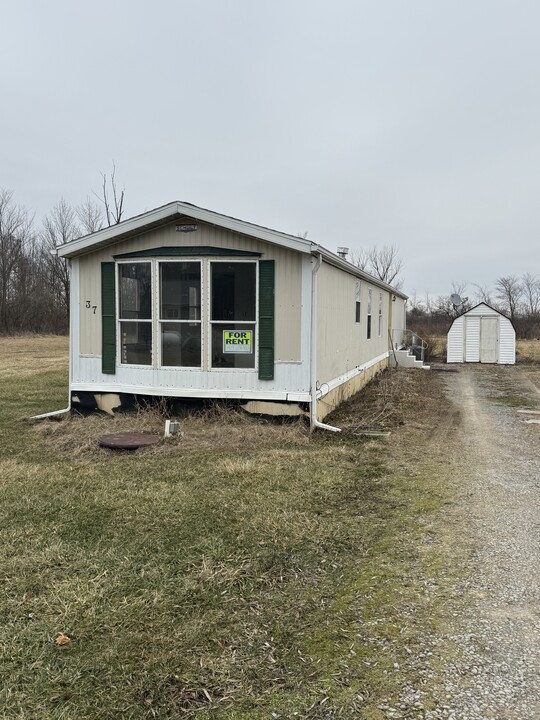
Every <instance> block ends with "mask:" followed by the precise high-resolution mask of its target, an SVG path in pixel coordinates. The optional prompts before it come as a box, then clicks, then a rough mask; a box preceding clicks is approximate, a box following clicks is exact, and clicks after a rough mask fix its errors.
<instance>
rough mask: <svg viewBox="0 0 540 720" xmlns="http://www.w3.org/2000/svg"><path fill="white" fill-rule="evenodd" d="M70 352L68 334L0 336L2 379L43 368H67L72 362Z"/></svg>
mask: <svg viewBox="0 0 540 720" xmlns="http://www.w3.org/2000/svg"><path fill="white" fill-rule="evenodd" d="M68 353H69V340H68V338H67V337H61V336H58V335H18V336H16V337H0V379H3V378H8V377H17V378H22V377H27V376H29V375H33V374H34V373H36V372H39V371H40V370H41V369H46V370H48V371H50V370H63V369H64V368H65V367H66V365H67V362H68ZM66 392H67V389H66Z"/></svg>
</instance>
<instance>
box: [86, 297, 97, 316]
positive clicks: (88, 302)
mask: <svg viewBox="0 0 540 720" xmlns="http://www.w3.org/2000/svg"><path fill="white" fill-rule="evenodd" d="M86 309H87V310H91V311H92V314H93V315H95V314H96V310H97V305H92V301H91V300H87V301H86Z"/></svg>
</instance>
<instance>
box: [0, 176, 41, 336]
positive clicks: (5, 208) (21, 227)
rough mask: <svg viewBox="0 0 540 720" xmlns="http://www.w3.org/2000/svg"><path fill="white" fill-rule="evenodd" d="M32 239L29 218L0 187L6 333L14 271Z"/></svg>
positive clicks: (0, 277)
mask: <svg viewBox="0 0 540 720" xmlns="http://www.w3.org/2000/svg"><path fill="white" fill-rule="evenodd" d="M32 238H33V231H32V218H31V217H30V216H29V215H28V212H27V210H25V209H24V208H22V207H20V206H18V205H15V203H14V202H13V193H12V192H11V191H9V190H0V331H1V332H4V333H8V332H10V331H11V330H12V329H13V328H12V321H11V311H12V310H13V309H14V308H16V306H17V301H16V296H15V295H16V294H15V286H16V284H17V272H18V271H20V270H21V269H22V266H23V263H24V258H25V252H26V250H27V248H28V246H29V245H30V244H31V242H32Z"/></svg>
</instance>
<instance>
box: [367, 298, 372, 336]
mask: <svg viewBox="0 0 540 720" xmlns="http://www.w3.org/2000/svg"><path fill="white" fill-rule="evenodd" d="M371 295H372V291H371V289H369V290H368V296H367V298H368V299H367V339H368V340H371Z"/></svg>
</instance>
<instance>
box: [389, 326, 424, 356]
mask: <svg viewBox="0 0 540 720" xmlns="http://www.w3.org/2000/svg"><path fill="white" fill-rule="evenodd" d="M392 345H393V348H394V350H411V351H412V353H413V355H414V356H415V357H416V358H417V359H418V360H421V361H422V362H424V357H425V352H426V350H427V347H428V344H427V342H426V341H425V340H424V339H423V338H421V337H420V335H419V334H418V333H417V332H414V330H392ZM418 355H420V357H418Z"/></svg>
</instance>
